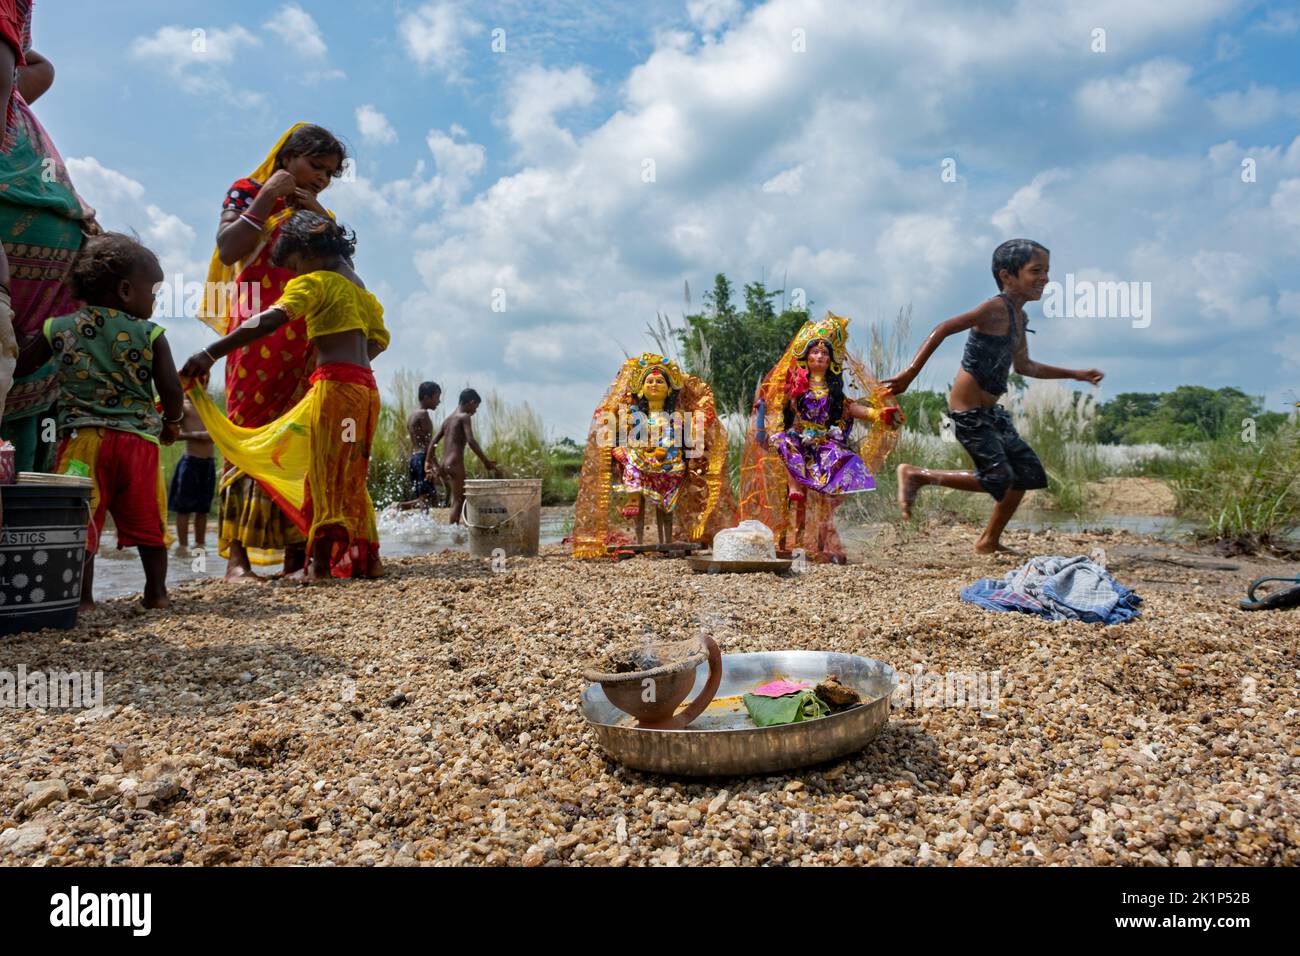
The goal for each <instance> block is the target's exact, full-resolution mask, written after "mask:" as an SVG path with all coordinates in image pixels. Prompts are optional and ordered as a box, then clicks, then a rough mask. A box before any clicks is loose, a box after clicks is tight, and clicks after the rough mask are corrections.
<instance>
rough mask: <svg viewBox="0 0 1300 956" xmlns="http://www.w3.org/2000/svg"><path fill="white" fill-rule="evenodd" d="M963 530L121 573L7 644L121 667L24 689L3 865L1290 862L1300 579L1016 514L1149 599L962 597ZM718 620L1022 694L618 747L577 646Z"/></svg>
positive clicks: (8, 742) (2, 797)
mask: <svg viewBox="0 0 1300 956" xmlns="http://www.w3.org/2000/svg"><path fill="white" fill-rule="evenodd" d="M974 535H975V532H974V531H973V530H972V529H971V528H969V527H952V528H949V527H937V526H936V527H931V528H929V529H927V530H926V531H924V532H923V533H922V532H909V533H908V534H907V535H906V536H900V534H899V532H897V531H896V530H891V529H888V528H886V529H884V530H881V531H880V532H879V533H877V534H875V535H874V536H867V538H868V540H870V541H872V548H871V550H870V552H866V553H863V554H859V555H858V557H859V558H860V559H865V561H864V563H855V564H852V565H850V566H848V567H830V566H816V567H812V568H810V569H808V571H807V572H806V573H805V574H801V575H792V576H785V577H777V576H773V575H743V576H742V575H718V576H705V575H700V576H696V575H692V574H690V572H689V571H688V569H687V567H686V565H685V563H684V562H682V561H674V560H666V559H653V558H638V559H636V560H633V561H628V562H624V563H618V564H615V563H610V562H603V561H602V562H596V563H584V564H578V563H575V562H573V561H572V560H570V559H569V558H568V556H567V554H566V552H565V551H564V549H563V548H561V547H550V548H547V549H544V553H543V556H542V557H539V558H536V559H528V560H525V559H516V560H511V561H509V562H507V565H506V567H505V568H504V570H500V571H494V570H493V569H492V567H491V565H490V562H485V561H478V560H475V559H471V558H469V557H467V556H465V555H443V556H438V557H428V558H410V559H402V560H397V561H393V562H391V563H390V564H389V572H390V574H389V577H388V578H387V579H386V580H384V581H381V582H376V583H367V582H345V583H335V584H330V585H325V586H317V587H308V588H303V587H296V586H290V585H285V586H279V585H276V586H272V585H243V586H236V585H228V584H224V583H221V582H218V581H212V582H207V583H200V584H190V585H185V586H183V587H179V588H176V589H175V590H174V591H173V599H174V602H175V603H174V607H173V608H172V610H171V611H170V612H168V613H153V612H145V611H143V610H142V609H139V608H138V607H135V606H133V605H131V604H130V603H129V602H128V601H125V600H123V601H115V602H109V603H107V604H105V605H103V606H101V609H100V610H99V611H98V612H97V613H96V614H95V615H94V616H93V617H90V618H88V619H86V620H84V621H83V622H81V623H80V624H79V625H78V626H77V628H76V629H75V630H72V631H58V632H56V631H45V632H40V633H35V634H25V635H18V636H14V637H7V638H3V639H0V640H2V642H3V643H2V644H0V646H2V647H3V656H2V658H0V671H4V670H7V671H10V672H15V671H16V670H17V667H18V665H20V664H22V665H25V667H26V669H27V671H28V672H29V673H31V672H33V671H37V670H49V669H53V668H57V669H60V670H63V671H102V672H103V679H104V697H105V706H104V707H103V708H101V709H98V710H90V711H83V710H74V711H42V710H37V709H25V710H11V711H8V712H6V713H5V715H4V718H3V725H0V864H7V865H31V864H44V865H69V864H96V865H98V864H173V865H213V864H374V865H393V864H397V865H402V864H407V865H409V864H416V863H431V864H453V865H454V864H522V865H525V866H541V865H567V864H588V865H593V864H615V865H624V864H633V865H645V864H667V865H672V864H723V865H729V864H788V865H807V864H856V863H868V864H881V865H919V864H937V865H945V864H959V865H962V864H1024V865H1048V864H1112V863H1119V864H1136V865H1154V866H1170V865H1178V866H1191V865H1210V864H1233V863H1236V864H1291V865H1294V864H1297V863H1300V743H1297V739H1298V735H1297V725H1298V723H1300V721H1297V709H1296V707H1297V704H1296V683H1297V668H1298V667H1300V657H1298V653H1300V652H1298V649H1297V641H1298V639H1300V611H1283V612H1260V613H1244V612H1241V611H1238V610H1237V609H1236V608H1235V606H1234V604H1235V601H1234V599H1233V595H1234V594H1235V593H1238V592H1240V591H1241V590H1242V585H1243V582H1244V581H1245V580H1248V578H1249V577H1250V575H1251V574H1253V573H1255V572H1256V571H1257V570H1258V568H1255V567H1240V568H1239V570H1237V571H1236V572H1235V573H1234V572H1232V571H1230V570H1224V569H1223V568H1219V569H1215V568H1214V566H1213V562H1212V561H1209V562H1208V563H1206V564H1205V565H1204V566H1202V565H1198V564H1197V563H1196V562H1197V561H1200V560H1201V559H1200V558H1196V557H1195V556H1193V557H1192V559H1191V560H1190V562H1188V561H1186V560H1185V561H1184V563H1182V564H1180V563H1178V561H1179V560H1180V559H1179V558H1178V557H1177V554H1175V557H1174V558H1173V559H1172V560H1170V559H1168V558H1161V557H1152V555H1153V554H1157V553H1166V552H1168V548H1167V547H1165V546H1163V545H1161V546H1155V545H1153V544H1152V543H1151V542H1145V541H1143V540H1141V539H1138V538H1135V537H1131V536H1128V535H1124V534H1111V535H1104V536H1096V535H1064V534H1060V533H1053V532H1050V531H1048V532H1045V533H1043V534H1033V535H1031V534H1028V533H1024V532H1018V533H1016V534H1014V535H1012V536H1011V543H1012V544H1014V545H1016V546H1019V547H1022V548H1024V549H1026V550H1027V551H1029V552H1032V553H1085V554H1088V553H1092V552H1093V551H1094V550H1095V549H1096V548H1098V547H1103V548H1105V549H1107V552H1108V555H1109V558H1110V566H1111V569H1112V570H1113V571H1114V572H1115V573H1116V574H1117V576H1118V577H1120V579H1121V580H1124V581H1126V583H1129V584H1131V585H1134V586H1136V587H1137V588H1138V589H1139V591H1140V592H1141V593H1142V594H1143V595H1144V596H1145V598H1146V605H1145V609H1144V613H1143V615H1142V617H1141V618H1140V619H1139V620H1137V621H1136V622H1134V623H1131V624H1128V625H1123V626H1119V627H1111V628H1105V627H1098V626H1090V625H1084V624H1079V623H1048V622H1043V621H1040V620H1038V619H1035V618H1030V617H1026V616H1020V615H1005V614H1004V615H998V614H991V613H988V612H985V611H983V610H980V609H978V608H976V607H973V606H970V605H966V604H963V603H961V602H960V600H959V598H958V593H957V592H958V589H959V587H960V586H962V585H963V584H965V583H969V582H970V581H971V580H974V579H975V578H976V577H980V576H985V575H993V576H1000V575H1001V574H1002V573H1003V572H1004V571H1005V570H1007V569H1008V568H1010V567H1012V566H1013V564H1012V563H1011V562H1009V561H1007V560H1006V559H1001V560H995V559H989V558H979V557H975V556H974V555H972V554H970V553H969V548H970V545H971V542H972V541H973V538H974ZM859 537H861V536H859ZM1153 548H1154V549H1155V550H1153ZM1160 548H1164V549H1165V550H1164V551H1160V550H1159V549H1160ZM1170 553H1172V552H1170ZM1178 553H1179V554H1183V555H1184V558H1186V556H1187V553H1186V552H1178ZM1189 563H1190V565H1191V566H1188V564H1189ZM1277 567H1279V568H1281V567H1284V566H1282V565H1278V566H1277ZM1292 573H1293V572H1292ZM701 629H706V630H708V631H709V632H710V633H712V634H713V635H714V636H715V637H716V638H718V639H719V641H720V642H721V643H722V645H723V649H724V651H729V652H739V651H754V650H776V649H782V648H808V649H822V650H836V651H845V652H851V653H855V654H863V655H866V656H870V657H875V658H880V659H882V660H885V661H887V662H889V663H891V664H893V665H894V666H895V667H896V668H897V669H898V670H899V671H902V672H904V673H905V674H909V675H910V674H913V673H915V670H914V669H915V668H916V667H918V666H919V667H920V669H921V671H922V672H923V673H929V674H945V673H948V672H960V673H971V672H984V673H985V674H986V675H987V674H991V673H992V672H998V673H999V675H1000V676H999V681H1000V684H999V686H1000V692H1001V697H1000V700H999V701H998V705H997V707H996V709H993V708H980V707H965V706H962V707H916V706H912V705H913V704H914V703H915V696H914V695H909V696H908V697H907V699H906V700H901V701H900V702H897V703H898V706H896V707H895V709H894V712H893V714H892V716H891V719H890V722H889V724H888V725H887V727H886V729H885V730H884V731H883V732H882V733H881V735H880V736H879V737H878V738H876V740H875V741H874V742H873V743H872V744H870V745H869V746H868V747H867V748H866V749H865V750H863V751H862V752H860V753H859V754H857V755H855V756H853V757H850V758H846V759H842V760H839V761H836V762H834V763H831V764H826V765H822V766H818V767H813V768H808V769H804V770H797V771H791V772H788V773H783V774H779V775H773V776H766V777H763V776H759V777H750V778H728V779H718V780H695V781H691V780H674V779H668V778H664V777H656V776H651V775H645V774H641V773H638V772H635V771H630V770H626V769H624V768H622V767H620V766H619V765H618V764H616V763H614V762H612V761H611V760H609V759H608V758H607V757H606V756H605V755H604V754H603V753H602V752H601V751H600V749H599V748H598V747H597V745H596V743H595V741H594V739H593V737H592V735H591V734H590V732H589V731H588V730H587V728H586V727H585V724H584V721H583V718H582V716H581V714H580V713H579V711H578V705H577V701H578V695H579V693H580V692H581V690H582V687H583V681H582V678H581V676H580V675H581V672H582V670H583V667H584V664H585V663H586V662H587V661H588V660H589V659H590V658H591V657H592V656H593V655H595V654H598V653H601V652H602V651H604V650H607V649H612V648H613V646H614V643H615V642H617V641H619V640H621V639H623V638H625V637H628V636H631V637H633V638H639V637H640V636H641V635H643V634H653V635H655V636H657V637H663V638H674V639H675V638H684V637H688V636H691V635H694V634H698V633H699V632H700V630H701Z"/></svg>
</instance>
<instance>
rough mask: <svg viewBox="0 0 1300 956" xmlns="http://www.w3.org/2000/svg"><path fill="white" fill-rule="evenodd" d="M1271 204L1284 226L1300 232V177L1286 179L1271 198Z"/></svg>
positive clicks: (1279, 184)
mask: <svg viewBox="0 0 1300 956" xmlns="http://www.w3.org/2000/svg"><path fill="white" fill-rule="evenodd" d="M1268 204H1269V206H1270V207H1272V209H1273V212H1274V213H1275V214H1276V215H1277V218H1278V222H1280V223H1281V224H1282V225H1283V226H1284V227H1286V228H1289V229H1292V230H1294V231H1296V232H1300V179H1284V180H1282V182H1280V183H1278V186H1277V190H1276V191H1275V192H1274V193H1273V197H1272V198H1271V199H1270V200H1269V203H1268Z"/></svg>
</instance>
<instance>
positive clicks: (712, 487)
mask: <svg viewBox="0 0 1300 956" xmlns="http://www.w3.org/2000/svg"><path fill="white" fill-rule="evenodd" d="M637 374H638V369H637V368H636V366H635V365H634V364H633V363H626V364H624V365H623V367H622V368H621V369H620V370H619V373H618V375H617V376H616V377H615V379H614V382H613V384H611V385H610V387H609V390H608V391H607V392H606V393H605V397H604V399H603V400H602V401H601V403H600V405H599V406H597V408H596V411H595V412H594V413H593V415H592V420H591V426H590V429H589V430H588V433H587V449H586V452H585V454H584V455H583V459H582V476H581V478H580V480H579V486H578V501H577V504H576V505H575V506H574V515H573V556H574V557H575V558H584V559H585V558H600V557H604V556H605V555H606V553H607V551H606V548H607V546H608V545H609V544H610V543H612V542H614V541H616V540H626V539H625V538H623V537H622V535H621V534H619V531H624V532H629V533H630V531H631V529H632V524H631V521H630V520H629V519H626V518H624V517H623V516H622V515H621V514H618V513H617V512H616V511H615V509H614V504H615V502H614V501H613V500H612V499H613V495H612V494H611V485H612V483H613V476H614V468H615V464H614V461H613V454H612V453H613V450H614V447H615V443H616V439H617V438H618V432H617V423H618V421H619V416H620V413H623V414H626V412H625V409H626V407H627V404H628V400H629V396H630V395H631V392H632V387H633V380H634V379H635V377H636V376H637ZM676 410H677V412H679V413H680V414H681V415H682V417H683V418H684V419H685V418H687V417H688V416H692V415H694V413H695V412H697V411H698V412H701V413H702V417H703V422H704V453H703V454H702V455H700V456H698V457H695V458H687V459H686V475H685V477H684V478H683V479H682V489H681V493H680V496H679V498H678V503H677V507H676V509H675V510H674V511H673V535H674V538H675V539H678V540H681V539H688V540H691V541H702V542H703V543H704V544H706V545H708V544H709V543H710V542H712V541H713V536H714V535H715V534H716V533H717V532H718V531H720V530H721V529H723V528H729V527H731V526H732V525H733V524H735V515H736V501H735V496H734V494H733V493H732V490H731V482H730V480H729V479H728V477H727V436H726V431H725V430H724V429H723V427H722V423H721V422H720V421H719V420H718V416H717V411H716V409H715V406H714V399H713V389H711V388H710V387H709V386H708V385H707V384H705V383H704V382H703V381H702V380H700V379H699V378H697V377H696V376H694V375H687V376H685V377H684V380H683V384H682V388H681V390H680V391H679V392H678V394H677V405H676ZM692 422H693V419H692ZM611 424H612V425H613V428H611ZM697 440H698V437H697V436H695V435H694V434H692V441H697ZM645 506H646V507H653V506H652V505H645ZM650 524H651V527H653V523H652V522H651V523H650ZM616 529H617V530H616Z"/></svg>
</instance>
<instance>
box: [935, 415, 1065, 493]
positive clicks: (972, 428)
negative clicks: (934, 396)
mask: <svg viewBox="0 0 1300 956" xmlns="http://www.w3.org/2000/svg"><path fill="white" fill-rule="evenodd" d="M948 417H949V418H951V419H952V425H953V433H954V434H955V435H956V436H957V441H959V442H961V446H962V447H963V448H965V449H966V452H967V454H969V455H970V456H971V459H972V460H973V461H974V462H975V477H976V479H978V480H979V483H980V487H981V488H983V489H984V490H985V491H987V492H988V493H989V494H991V495H992V496H993V498H994V500H996V501H1001V500H1002V499H1003V498H1004V497H1006V494H1007V491H1008V490H1011V489H1015V490H1017V491H1030V490H1031V489H1034V488H1046V487H1047V472H1045V471H1044V470H1043V463H1042V462H1041V461H1039V460H1038V455H1036V454H1034V450H1033V449H1032V448H1030V447H1029V445H1028V443H1026V441H1025V440H1024V439H1023V438H1021V437H1020V434H1019V433H1018V432H1017V431H1016V426H1015V425H1013V424H1011V416H1010V415H1009V414H1007V410H1006V409H1005V408H1003V407H1002V406H1001V405H994V406H993V407H992V408H972V409H968V410H967V411H964V412H954V411H949V412H948Z"/></svg>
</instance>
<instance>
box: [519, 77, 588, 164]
mask: <svg viewBox="0 0 1300 956" xmlns="http://www.w3.org/2000/svg"><path fill="white" fill-rule="evenodd" d="M595 98H596V87H595V84H593V83H592V82H591V77H589V76H588V75H587V71H586V70H585V69H584V68H583V67H580V66H575V67H571V68H569V69H567V70H549V69H546V68H545V67H540V66H535V67H530V68H528V69H525V70H524V71H523V72H521V73H520V74H519V75H517V76H516V77H515V78H514V81H513V82H512V83H511V85H510V90H509V93H508V95H507V99H508V100H509V102H510V112H509V114H508V115H507V117H506V129H507V130H508V131H509V133H510V138H511V139H512V140H513V141H514V142H515V144H516V145H517V146H518V147H519V151H520V155H521V157H522V158H523V159H525V160H528V161H530V162H534V163H541V164H550V165H558V164H561V163H565V162H567V161H568V160H569V159H570V158H571V154H572V152H573V149H574V146H575V143H574V139H573V135H572V134H571V133H570V132H569V131H568V130H567V129H564V128H562V127H561V126H560V125H559V124H558V123H557V122H556V120H555V115H556V114H557V113H560V112H563V111H564V110H567V109H572V108H574V107H579V106H586V105H588V104H589V103H591V102H592V101H593V100H594V99H595Z"/></svg>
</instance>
